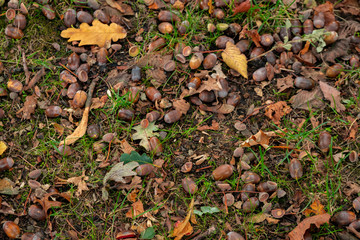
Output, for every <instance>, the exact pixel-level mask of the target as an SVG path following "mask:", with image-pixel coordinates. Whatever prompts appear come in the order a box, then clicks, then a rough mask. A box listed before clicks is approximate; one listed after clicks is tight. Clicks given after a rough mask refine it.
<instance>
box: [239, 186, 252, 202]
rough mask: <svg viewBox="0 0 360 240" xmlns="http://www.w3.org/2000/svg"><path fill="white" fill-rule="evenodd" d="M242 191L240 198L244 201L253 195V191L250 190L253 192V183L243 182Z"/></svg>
mask: <svg viewBox="0 0 360 240" xmlns="http://www.w3.org/2000/svg"><path fill="white" fill-rule="evenodd" d="M242 191H244V192H241V193H240V197H241V200H242V201H246V200H248V199H249V198H250V197H252V196H254V195H255V193H252V192H255V184H253V183H245V184H244V186H243V187H242Z"/></svg>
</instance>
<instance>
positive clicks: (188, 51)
mask: <svg viewBox="0 0 360 240" xmlns="http://www.w3.org/2000/svg"><path fill="white" fill-rule="evenodd" d="M191 53H192V49H191V47H190V46H185V47H184V48H183V50H182V55H184V57H188V56H190V54H191Z"/></svg>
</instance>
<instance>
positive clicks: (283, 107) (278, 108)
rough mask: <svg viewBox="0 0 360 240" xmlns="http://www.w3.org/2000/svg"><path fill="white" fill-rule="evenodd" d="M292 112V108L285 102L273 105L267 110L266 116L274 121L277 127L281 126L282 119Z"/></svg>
mask: <svg viewBox="0 0 360 240" xmlns="http://www.w3.org/2000/svg"><path fill="white" fill-rule="evenodd" d="M290 112H291V107H289V106H288V105H287V104H286V102H284V101H280V102H277V103H274V104H271V105H269V106H267V107H266V108H265V116H267V117H268V118H270V119H271V120H273V121H274V123H275V124H277V125H279V124H280V120H281V118H282V117H283V116H284V115H286V114H289V113H290Z"/></svg>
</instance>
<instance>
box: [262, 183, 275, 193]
mask: <svg viewBox="0 0 360 240" xmlns="http://www.w3.org/2000/svg"><path fill="white" fill-rule="evenodd" d="M276 189H277V183H276V182H272V181H267V182H262V183H259V185H258V187H257V190H258V191H259V192H275V191H276Z"/></svg>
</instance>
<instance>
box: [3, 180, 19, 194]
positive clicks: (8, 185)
mask: <svg viewBox="0 0 360 240" xmlns="http://www.w3.org/2000/svg"><path fill="white" fill-rule="evenodd" d="M0 193H1V194H6V195H16V194H18V193H19V188H18V187H15V183H14V182H13V181H11V180H10V179H8V178H3V179H0Z"/></svg>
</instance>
